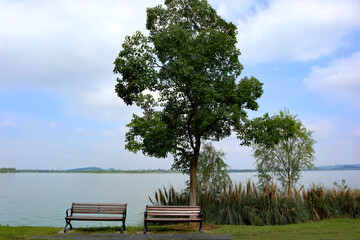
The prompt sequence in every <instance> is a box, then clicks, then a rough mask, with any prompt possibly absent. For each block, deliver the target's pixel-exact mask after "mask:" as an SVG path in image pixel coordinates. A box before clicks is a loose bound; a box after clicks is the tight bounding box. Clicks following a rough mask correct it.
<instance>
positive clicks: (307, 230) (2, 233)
mask: <svg viewBox="0 0 360 240" xmlns="http://www.w3.org/2000/svg"><path fill="white" fill-rule="evenodd" d="M143 229H144V228H143V227H127V231H128V233H129V234H136V233H142V231H143ZM59 230H60V228H53V227H8V226H0V239H1V240H10V239H11V240H25V239H28V238H29V237H31V236H46V235H47V236H50V235H53V234H56V233H57V232H59ZM149 230H150V231H151V233H167V234H173V233H185V232H198V230H197V225H196V226H194V227H190V226H188V225H186V224H179V225H172V226H151V225H150V226H149ZM118 231H120V228H119V227H99V228H78V229H77V232H86V233H100V232H118ZM204 232H206V233H209V234H220V235H221V234H229V235H230V236H231V239H232V240H240V239H241V240H243V239H246V240H261V239H266V240H272V239H274V240H275V239H276V240H284V239H290V240H298V239H299V240H302V239H309V240H312V239H314V240H315V239H316V240H319V239H331V240H333V239H339V240H347V239H349V240H354V239H360V219H330V220H322V221H319V222H310V223H300V224H291V225H281V226H239V225H220V226H217V225H208V224H205V226H204Z"/></svg>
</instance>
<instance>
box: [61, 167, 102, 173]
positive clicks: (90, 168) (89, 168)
mask: <svg viewBox="0 0 360 240" xmlns="http://www.w3.org/2000/svg"><path fill="white" fill-rule="evenodd" d="M65 171H67V172H87V171H102V169H101V168H98V167H85V168H74V169H68V170H65Z"/></svg>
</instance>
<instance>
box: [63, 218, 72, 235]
mask: <svg viewBox="0 0 360 240" xmlns="http://www.w3.org/2000/svg"><path fill="white" fill-rule="evenodd" d="M65 221H66V225H65V227H64V233H66V227H67V226H68V225H70V230H71V229H72V225H71V223H70V222H71V220H65Z"/></svg>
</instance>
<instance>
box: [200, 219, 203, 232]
mask: <svg viewBox="0 0 360 240" xmlns="http://www.w3.org/2000/svg"><path fill="white" fill-rule="evenodd" d="M199 231H200V232H203V229H202V221H201V222H200V227H199Z"/></svg>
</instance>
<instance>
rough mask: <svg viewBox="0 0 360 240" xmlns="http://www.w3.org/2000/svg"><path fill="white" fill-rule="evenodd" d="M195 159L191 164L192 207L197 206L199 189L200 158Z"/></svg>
mask: <svg viewBox="0 0 360 240" xmlns="http://www.w3.org/2000/svg"><path fill="white" fill-rule="evenodd" d="M195 158H196V157H194V159H192V161H191V163H190V206H196V205H197V204H196V188H197V179H196V169H197V163H198V156H197V158H196V159H195Z"/></svg>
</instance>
